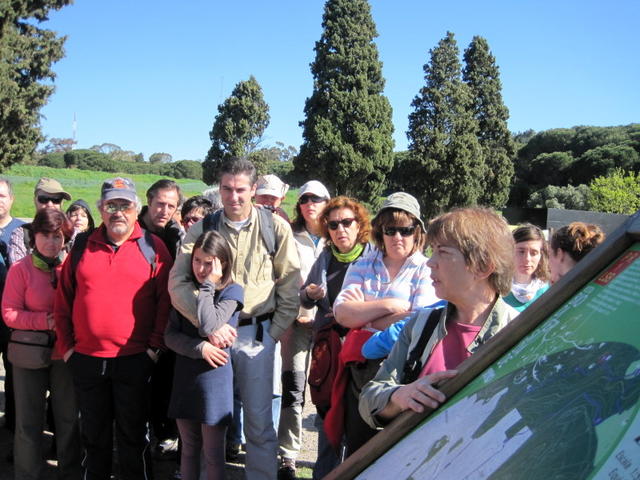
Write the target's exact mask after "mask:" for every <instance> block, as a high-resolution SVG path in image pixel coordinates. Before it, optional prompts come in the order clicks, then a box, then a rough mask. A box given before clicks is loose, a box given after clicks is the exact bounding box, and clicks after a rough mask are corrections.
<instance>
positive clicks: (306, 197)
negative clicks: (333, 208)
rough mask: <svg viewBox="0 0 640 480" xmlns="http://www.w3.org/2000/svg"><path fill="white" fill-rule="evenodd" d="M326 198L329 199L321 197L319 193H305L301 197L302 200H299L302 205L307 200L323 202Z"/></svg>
mask: <svg viewBox="0 0 640 480" xmlns="http://www.w3.org/2000/svg"><path fill="white" fill-rule="evenodd" d="M326 200H327V199H326V198H324V197H319V196H318V195H305V196H304V197H300V200H298V203H299V204H300V205H304V204H305V203H307V202H311V203H322V202H324V201H326Z"/></svg>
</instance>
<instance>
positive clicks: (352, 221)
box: [300, 196, 371, 479]
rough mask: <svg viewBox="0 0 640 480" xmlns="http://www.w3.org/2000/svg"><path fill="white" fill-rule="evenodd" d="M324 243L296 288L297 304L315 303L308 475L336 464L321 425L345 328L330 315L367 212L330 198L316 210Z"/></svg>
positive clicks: (363, 242)
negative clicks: (312, 443) (314, 453)
mask: <svg viewBox="0 0 640 480" xmlns="http://www.w3.org/2000/svg"><path fill="white" fill-rule="evenodd" d="M320 223H321V229H322V237H323V238H324V240H325V245H326V246H325V247H324V249H323V250H322V253H320V256H319V257H318V259H317V260H316V262H315V263H314V264H313V266H312V267H311V271H310V272H309V275H308V276H307V280H306V282H305V283H304V285H303V286H302V288H301V289H300V301H301V303H302V306H303V307H306V308H313V307H317V310H316V314H315V319H314V321H313V324H312V326H313V347H312V350H311V352H312V353H311V369H310V371H309V385H310V392H311V400H312V401H313V403H314V405H315V406H316V409H317V411H318V415H317V416H316V427H318V458H317V460H316V463H315V465H314V467H313V478H314V479H315V478H323V477H324V476H325V475H326V474H327V473H329V472H330V471H331V470H333V468H334V467H336V465H338V463H339V461H338V456H337V455H336V453H335V450H334V449H333V448H332V447H331V445H329V443H328V442H327V438H326V436H325V433H324V428H323V426H322V423H323V420H324V418H325V415H326V414H327V411H328V410H329V407H330V406H331V388H332V386H333V380H334V377H335V372H336V370H337V366H338V354H339V353H340V346H341V345H342V340H343V338H344V336H345V334H346V333H347V331H348V329H346V328H344V327H341V326H340V325H338V324H337V323H336V321H335V319H334V318H333V310H332V308H333V302H334V301H335V299H336V297H337V296H338V294H339V293H340V290H341V289H342V283H343V281H344V278H345V275H346V273H347V270H348V268H349V266H350V265H351V264H352V263H353V262H355V261H356V260H357V259H359V258H360V257H361V256H362V255H366V253H367V252H368V251H369V249H370V247H369V244H368V241H369V234H370V232H371V223H370V222H369V212H367V209H366V208H365V207H364V206H363V205H362V204H361V203H359V202H357V201H356V200H354V199H352V198H348V197H344V196H340V197H336V198H332V199H331V200H329V202H328V203H327V205H326V207H325V209H324V211H323V212H322V214H321V215H320Z"/></svg>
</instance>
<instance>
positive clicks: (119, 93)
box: [42, 0, 640, 160]
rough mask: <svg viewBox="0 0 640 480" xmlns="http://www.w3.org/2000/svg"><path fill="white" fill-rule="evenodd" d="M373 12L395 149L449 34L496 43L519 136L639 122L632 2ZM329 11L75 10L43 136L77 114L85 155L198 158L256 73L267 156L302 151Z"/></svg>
mask: <svg viewBox="0 0 640 480" xmlns="http://www.w3.org/2000/svg"><path fill="white" fill-rule="evenodd" d="M370 4H371V7H372V14H373V19H374V21H375V23H376V25H377V28H378V34H379V36H378V38H377V39H376V44H377V45H378V50H379V54H380V60H381V61H382V62H383V75H384V77H385V79H386V88H385V95H386V96H387V97H388V98H389V101H390V102H391V106H392V107H393V123H394V127H395V133H394V140H395V150H405V149H406V147H407V137H406V130H407V125H408V120H407V117H408V115H409V113H410V111H411V106H410V104H411V101H412V99H413V98H414V97H415V95H416V94H417V93H418V91H419V89H420V88H421V87H422V86H423V85H424V74H423V70H422V67H423V65H424V64H425V63H427V62H428V61H429V50H430V49H432V48H433V47H435V46H436V45H437V43H438V41H439V40H440V39H441V38H443V37H444V36H445V34H446V32H447V30H449V31H452V32H453V33H454V34H455V37H456V40H457V42H458V47H459V49H460V52H461V53H462V52H463V51H464V49H465V48H467V46H468V45H469V42H470V41H471V39H472V38H473V36H474V35H481V36H483V37H485V38H486V39H487V41H488V42H489V46H490V48H491V50H492V53H493V54H494V56H495V57H496V61H497V64H498V66H499V67H500V72H501V79H502V84H503V97H504V101H505V104H506V105H507V107H508V108H509V111H510V115H511V117H510V120H509V128H510V129H511V130H512V131H514V132H518V131H523V130H527V129H529V128H532V129H534V130H536V131H540V130H545V129H549V128H560V127H572V126H575V125H601V126H606V125H624V124H628V123H632V122H638V121H640V118H639V114H638V112H639V111H640V88H638V84H639V83H638V82H639V80H638V79H639V78H640V62H639V58H640V55H639V54H638V46H639V45H640V43H639V40H638V33H637V32H638V31H640V2H639V1H637V0H620V1H615V0H614V1H611V2H603V1H601V0H581V1H576V0H560V1H558V0H539V1H535V2H534V1H524V0H503V1H492V0H486V1H478V0H468V1H467V0H460V1H452V2H434V1H431V0H372V1H370ZM323 10H324V1H320V0H287V1H279V0H272V1H265V0H236V1H224V0H184V1H182V2H174V1H167V0H154V1H149V0H134V1H131V0H108V1H107V0H76V3H75V4H73V5H70V6H68V7H65V8H63V9H62V10H60V11H57V12H53V13H52V14H51V17H50V21H49V22H47V24H46V28H51V29H53V30H56V31H57V32H58V33H59V34H63V35H67V36H68V40H67V43H66V57H65V58H64V59H63V60H61V61H60V62H58V63H57V64H55V65H54V70H55V71H56V73H57V75H58V76H57V79H56V81H55V85H56V92H55V93H54V94H53V96H52V97H51V98H50V101H49V104H48V105H47V106H46V107H44V108H43V109H42V114H43V115H44V118H43V119H42V127H43V132H44V134H45V135H47V136H48V137H71V136H72V132H73V119H74V115H75V117H76V119H77V137H76V138H77V140H78V145H77V148H89V147H91V146H92V145H96V144H101V143H114V144H117V145H119V146H120V147H122V148H123V149H125V150H132V151H134V152H136V153H137V152H142V153H144V155H145V158H146V159H148V158H149V155H151V154H152V153H154V152H166V153H170V154H171V155H172V156H173V159H174V160H182V159H190V160H198V159H203V158H204V156H205V155H206V152H207V150H208V149H209V147H210V145H211V142H210V140H209V131H210V130H211V126H212V124H213V120H214V118H215V115H216V114H217V106H218V105H219V104H220V103H222V102H223V101H224V100H225V98H226V97H227V96H228V95H230V93H231V91H232V90H233V87H234V86H235V85H236V84H237V83H238V82H240V81H242V80H246V79H248V78H249V76H250V75H254V76H255V77H256V79H257V80H258V82H259V83H260V85H261V86H262V89H263V92H264V96H265V100H266V101H267V103H268V104H269V107H270V115H271V123H270V125H269V127H268V128H267V130H266V132H265V135H264V140H263V145H264V146H270V145H273V144H275V142H278V141H280V142H283V143H284V144H285V145H293V146H294V147H296V148H299V146H300V143H301V142H302V129H301V128H300V127H299V126H298V122H299V121H301V120H302V119H303V111H304V102H305V99H306V98H307V97H309V96H310V94H311V91H312V87H313V79H312V77H311V73H310V69H309V64H310V63H311V62H312V61H313V59H314V55H315V52H314V50H313V48H314V45H315V42H316V41H317V40H319V38H320V35H321V32H322V29H321V23H322V13H323Z"/></svg>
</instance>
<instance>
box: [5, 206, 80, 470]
mask: <svg viewBox="0 0 640 480" xmlns="http://www.w3.org/2000/svg"><path fill="white" fill-rule="evenodd" d="M72 235H73V225H72V224H71V221H69V219H68V218H67V217H66V215H65V214H64V213H62V212H61V211H60V210H57V209H53V208H45V209H42V210H39V211H38V212H37V213H36V216H35V218H34V219H33V222H32V223H31V236H30V237H29V241H30V243H31V247H32V248H33V251H32V253H31V254H30V255H27V256H25V257H23V258H21V259H20V260H18V261H17V262H16V263H14V264H13V265H12V266H11V268H10V269H9V274H8V276H7V282H6V285H5V289H4V293H3V296H2V317H3V318H4V321H5V322H6V324H7V326H8V327H9V328H12V329H17V330H36V331H44V332H50V333H49V337H50V339H52V342H55V343H53V351H52V353H51V361H50V363H49V365H48V366H42V367H41V368H32V367H33V365H21V364H19V362H17V361H14V360H12V359H11V357H9V359H10V360H11V361H12V362H14V364H13V379H14V396H15V401H16V430H15V439H14V466H15V477H16V478H42V477H43V476H44V474H45V469H46V463H45V461H44V440H43V439H44V437H43V431H44V412H45V406H46V403H47V391H49V392H50V393H49V395H50V398H51V407H52V411H53V417H54V420H55V427H56V428H55V439H56V447H57V459H58V478H63V479H72V478H80V476H81V470H80V433H79V424H78V408H77V405H76V398H75V390H74V386H73V379H72V377H71V371H70V366H69V365H68V364H66V363H65V362H64V361H63V360H62V354H61V352H60V346H59V345H58V342H57V341H55V335H54V333H53V331H54V327H55V322H54V318H53V302H54V298H55V292H56V286H57V284H58V278H59V276H60V270H61V268H62V261H63V260H64V257H65V256H66V253H65V249H64V247H65V245H66V244H67V242H69V240H70V239H71V236H72Z"/></svg>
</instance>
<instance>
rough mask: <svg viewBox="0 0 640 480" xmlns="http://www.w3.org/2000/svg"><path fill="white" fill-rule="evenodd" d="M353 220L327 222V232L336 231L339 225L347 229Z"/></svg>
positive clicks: (344, 219)
mask: <svg viewBox="0 0 640 480" xmlns="http://www.w3.org/2000/svg"><path fill="white" fill-rule="evenodd" d="M355 221H356V219H355V218H343V219H342V220H329V221H328V222H327V226H328V227H329V230H337V229H338V227H339V226H340V225H342V226H343V227H344V228H349V227H350V226H351V224H352V223H353V222H355Z"/></svg>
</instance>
